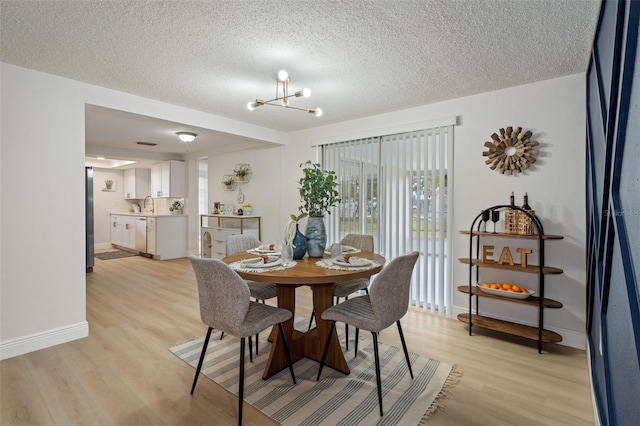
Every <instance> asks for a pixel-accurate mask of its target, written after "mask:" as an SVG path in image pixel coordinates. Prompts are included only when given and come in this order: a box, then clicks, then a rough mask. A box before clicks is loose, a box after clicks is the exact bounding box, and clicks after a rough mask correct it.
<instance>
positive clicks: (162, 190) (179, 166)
mask: <svg viewBox="0 0 640 426" xmlns="http://www.w3.org/2000/svg"><path fill="white" fill-rule="evenodd" d="M185 175H186V169H185V164H184V162H183V161H165V162H162V163H155V164H153V165H152V166H151V196H152V197H154V198H160V197H174V198H181V197H184V196H185V188H186V176H185Z"/></svg>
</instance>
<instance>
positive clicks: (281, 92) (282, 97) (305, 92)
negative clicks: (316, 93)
mask: <svg viewBox="0 0 640 426" xmlns="http://www.w3.org/2000/svg"><path fill="white" fill-rule="evenodd" d="M301 96H302V97H305V98H308V97H309V96H311V89H309V88H304V89H302V90H298V91H297V92H293V93H291V94H289V73H288V72H286V71H285V70H282V71H280V72H279V73H278V76H277V77H276V97H275V98H273V99H269V100H268V101H265V100H262V99H256V100H255V101H252V102H249V103H248V104H247V108H249V110H250V111H253V110H254V109H256V108H257V107H261V106H263V105H272V106H278V107H283V108H291V109H297V110H299V111H305V112H308V113H309V114H314V115H315V116H316V117H320V116H321V115H322V110H321V109H320V108H298V107H295V106H291V105H289V98H299V97H301Z"/></svg>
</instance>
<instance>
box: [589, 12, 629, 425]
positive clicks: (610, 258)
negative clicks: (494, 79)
mask: <svg viewBox="0 0 640 426" xmlns="http://www.w3.org/2000/svg"><path fill="white" fill-rule="evenodd" d="M639 18H640V1H627V0H623V1H604V2H603V3H602V10H601V15H600V22H599V25H598V30H597V33H596V38H595V41H594V48H593V55H592V62H591V64H590V67H589V71H588V75H587V104H588V105H587V169H586V173H587V178H586V182H587V188H586V193H587V197H588V198H589V200H588V201H587V203H586V214H587V223H588V224H589V228H588V229H587V238H588V247H589V250H588V257H587V268H588V270H587V321H588V324H587V332H588V335H589V343H590V351H591V373H592V379H593V386H594V392H595V399H596V403H597V408H598V414H599V417H600V420H601V422H602V424H604V425H631V424H638V419H640V290H639V288H638V281H637V275H638V273H639V272H640V57H639V56H638V49H637V46H638V44H639V43H638V42H639V40H638V26H639V22H640V19H639ZM596 94H597V95H596Z"/></svg>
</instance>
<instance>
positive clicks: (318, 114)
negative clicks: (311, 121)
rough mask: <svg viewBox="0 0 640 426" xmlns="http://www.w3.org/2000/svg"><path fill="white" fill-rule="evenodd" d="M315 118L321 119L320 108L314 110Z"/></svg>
mask: <svg viewBox="0 0 640 426" xmlns="http://www.w3.org/2000/svg"><path fill="white" fill-rule="evenodd" d="M315 114H316V117H321V116H322V109H321V108H316V112H315Z"/></svg>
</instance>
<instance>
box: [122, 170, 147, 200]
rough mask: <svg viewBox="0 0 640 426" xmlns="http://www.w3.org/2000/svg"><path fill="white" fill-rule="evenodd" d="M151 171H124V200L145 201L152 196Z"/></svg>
mask: <svg viewBox="0 0 640 426" xmlns="http://www.w3.org/2000/svg"><path fill="white" fill-rule="evenodd" d="M150 175H151V172H150V170H149V169H128V170H125V171H124V198H126V199H138V200H139V199H143V198H144V197H146V196H148V195H150V192H149V177H150Z"/></svg>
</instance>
